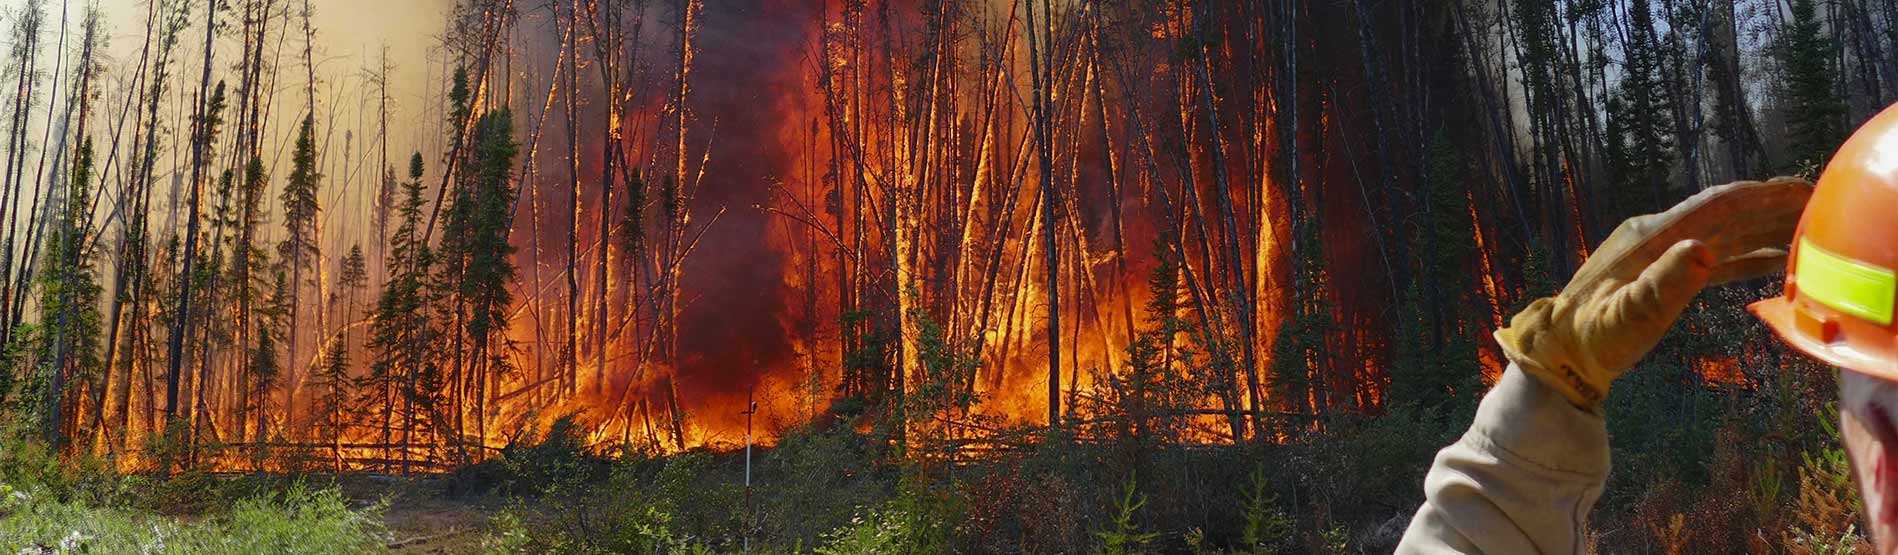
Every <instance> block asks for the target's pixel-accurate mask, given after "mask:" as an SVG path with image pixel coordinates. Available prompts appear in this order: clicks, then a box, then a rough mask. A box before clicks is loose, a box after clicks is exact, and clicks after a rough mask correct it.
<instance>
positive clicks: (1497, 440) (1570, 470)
mask: <svg viewBox="0 0 1898 555" xmlns="http://www.w3.org/2000/svg"><path fill="white" fill-rule="evenodd" d="M1607 479H1608V428H1607V424H1606V422H1605V421H1604V420H1603V419H1602V416H1601V415H1600V414H1598V413H1595V412H1590V411H1585V410H1582V409H1578V408H1575V406H1574V405H1572V404H1569V402H1568V401H1567V400H1566V399H1563V398H1562V396H1561V394H1559V393H1556V392H1555V390H1553V389H1550V388H1549V387H1547V386H1544V385H1543V384H1542V382H1541V381H1540V380H1539V379H1537V378H1535V377H1533V376H1531V375H1529V374H1527V373H1524V372H1523V371H1522V370H1520V369H1518V368H1516V366H1515V365H1514V364H1511V365H1510V366H1509V368H1508V369H1507V370H1505V371H1504V372H1503V376H1502V379H1500V380H1498V381H1497V382H1496V386H1495V387H1494V388H1491V389H1490V391H1489V393H1488V394H1487V395H1485V396H1484V397H1483V402H1482V404H1481V405H1479V406H1478V408H1477V409H1476V420H1475V422H1473V423H1471V424H1470V429H1469V431H1468V432H1464V434H1463V437H1462V439H1459V440H1457V442H1456V443H1453V444H1451V445H1450V446H1449V447H1445V448H1443V450H1442V451H1439V452H1437V459H1436V462H1435V463H1433V464H1432V465H1431V467H1430V474H1429V475H1427V476H1425V477H1424V496H1425V501H1424V504H1423V506H1422V507H1419V508H1418V509H1417V515H1416V516H1414V517H1412V518H1411V520H1410V528H1409V529H1407V530H1405V531H1404V539H1403V541H1402V542H1401V543H1399V544H1398V546H1397V553H1398V554H1399V555H1412V554H1416V555H1436V554H1443V553H1490V554H1514V553H1550V554H1571V553H1582V552H1583V550H1584V548H1585V546H1584V544H1585V542H1586V539H1587V535H1586V532H1585V531H1586V529H1587V518H1588V511H1589V509H1590V508H1592V507H1594V505H1595V500H1596V499H1598V498H1600V497H1601V490H1602V484H1603V483H1604V482H1606V481H1607Z"/></svg>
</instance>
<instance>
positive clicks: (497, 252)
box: [441, 109, 518, 437]
mask: <svg viewBox="0 0 1898 555" xmlns="http://www.w3.org/2000/svg"><path fill="white" fill-rule="evenodd" d="M472 139H473V140H472V141H471V143H470V149H469V155H468V158H467V160H466V161H465V162H464V166H463V167H462V169H461V171H462V176H463V178H462V179H461V180H460V184H459V186H458V187H457V189H456V191H455V198H454V204H453V205H452V206H451V207H450V208H449V211H448V217H447V220H446V223H445V224H444V225H443V227H442V243H441V244H442V247H441V250H442V265H443V268H442V280H443V285H444V286H446V287H448V288H449V289H448V290H449V291H450V292H452V294H453V295H454V296H455V302H454V303H453V304H454V305H455V318H456V321H459V322H461V324H460V328H461V329H459V330H457V331H458V332H459V335H460V337H462V338H464V340H466V341H467V342H468V343H467V346H466V348H465V352H466V353H467V356H466V357H464V359H463V361H462V365H461V367H460V368H459V369H458V370H459V371H460V375H459V376H458V378H459V380H458V382H457V383H453V384H451V387H452V388H454V390H456V391H457V393H456V394H455V395H456V396H457V397H459V398H460V399H461V401H462V406H461V407H459V409H458V410H459V411H460V412H461V413H466V412H468V411H469V410H470V409H472V412H473V414H474V416H475V425H476V426H477V427H478V430H477V435H483V432H484V431H485V425H486V420H487V414H486V400H487V395H488V386H489V384H490V383H494V382H493V381H492V378H494V377H497V376H499V375H503V374H506V373H507V372H508V371H509V369H510V365H509V363H508V360H507V358H506V356H505V355H506V347H507V345H506V342H507V324H508V322H507V310H508V308H509V306H510V305H512V304H513V302H514V297H513V292H512V291H509V289H508V286H509V284H511V283H512V282H513V281H514V275H515V269H514V264H513V261H512V255H513V254H514V246H513V245H512V244H510V243H509V241H508V234H509V232H510V230H511V229H512V228H513V221H512V220H513V210H512V208H513V204H514V195H515V191H514V186H513V181H512V176H513V171H512V168H513V165H514V155H515V153H516V150H517V148H518V147H517V146H516V145H515V143H514V131H513V120H512V118H511V116H510V115H509V113H508V111H507V110H506V109H502V110H496V111H492V112H488V113H487V114H485V115H483V116H482V117H481V120H480V122H479V123H477V124H476V126H475V132H474V134H473V137H472ZM469 397H472V399H469ZM469 403H472V404H473V405H474V406H473V407H469V406H468V404H469ZM457 432H458V433H461V434H462V435H464V436H465V430H458V431H457ZM484 437H485V436H484Z"/></svg>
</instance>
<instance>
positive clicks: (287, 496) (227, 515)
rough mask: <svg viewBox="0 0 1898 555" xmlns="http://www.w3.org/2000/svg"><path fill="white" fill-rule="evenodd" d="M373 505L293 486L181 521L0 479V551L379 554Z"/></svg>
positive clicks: (379, 529) (380, 537) (382, 533)
mask: <svg viewBox="0 0 1898 555" xmlns="http://www.w3.org/2000/svg"><path fill="white" fill-rule="evenodd" d="M379 510H380V507H377V506H372V507H369V508H366V509H360V510H354V509H350V508H349V507H348V503H347V501H346V500H345V499H344V498H343V496H342V494H341V493H340V492H338V491H337V490H335V489H315V490H312V489H308V488H305V487H303V486H301V485H297V486H293V487H291V488H290V489H289V490H287V491H285V492H283V493H281V494H264V495H260V496H256V497H250V498H246V499H243V500H241V501H238V502H237V503H236V504H235V505H233V506H232V507H231V508H230V510H229V511H228V512H223V513H220V514H217V515H215V516H210V517H206V518H202V519H199V520H184V519H179V518H175V517H166V516H159V515H155V514H152V513H148V512H143V511H138V510H134V509H125V508H117V507H100V506H93V505H89V504H87V503H84V502H77V501H66V500H60V499H57V498H56V496H54V495H52V494H50V493H47V492H46V491H44V490H34V491H25V490H19V489H14V488H13V487H11V486H7V485H0V553H62V554H63V553H106V554H117V553H140V554H171V553H176V554H205V555H223V554H231V555H238V554H251V553H284V554H300V555H303V554H307V555H332V554H334V555H345V554H358V553H377V552H381V551H382V550H383V546H384V545H386V544H387V541H388V532H387V531H386V530H385V529H384V528H383V526H382V524H381V520H380V518H379V514H378V511H379Z"/></svg>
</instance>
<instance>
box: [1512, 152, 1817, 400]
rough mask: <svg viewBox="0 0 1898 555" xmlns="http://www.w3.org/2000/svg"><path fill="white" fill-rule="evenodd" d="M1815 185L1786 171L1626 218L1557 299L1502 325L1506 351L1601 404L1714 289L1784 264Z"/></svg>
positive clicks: (1547, 379) (1558, 385)
mask: <svg viewBox="0 0 1898 555" xmlns="http://www.w3.org/2000/svg"><path fill="white" fill-rule="evenodd" d="M1811 195H1812V184H1811V183H1810V182H1808V181H1806V180H1803V179H1797V178H1790V177H1780V178H1774V179H1772V180H1770V181H1766V182H1763V183H1762V182H1758V181H1741V182H1735V183H1729V184H1726V185H1721V186H1719V187H1714V188H1711V189H1707V190H1704V191H1701V192H1700V193H1699V194H1696V195H1694V196H1692V197H1688V198H1687V200H1683V201H1681V203H1680V204H1676V205H1674V207H1673V208H1670V209H1668V210H1667V211H1666V212H1661V213H1659V214H1649V215H1646V216H1638V217H1634V218H1629V219H1628V220H1627V221H1625V222H1622V223H1621V226H1620V227H1617V228H1615V232H1614V233H1612V234H1610V235H1609V236H1608V240H1606V241H1603V242H1602V244H1601V246H1600V247H1598V248H1596V250H1595V253H1594V255H1592V256H1590V257H1588V261H1587V262H1585V263H1583V264H1582V267H1581V269H1579V270H1576V272H1575V277H1574V278H1573V279H1570V280H1569V283H1568V286H1567V287H1564V288H1562V292H1561V293H1558V294H1556V295H1555V296H1553V297H1546V298H1542V299H1538V300H1536V301H1535V302H1534V303H1531V304H1530V305H1529V306H1528V308H1525V309H1523V310H1522V312H1521V313H1518V314H1516V316H1515V317H1514V318H1512V319H1510V321H1509V326H1508V327H1505V328H1502V329H1499V330H1496V341H1497V342H1498V343H1500V344H1501V346H1502V351H1503V356H1505V357H1507V358H1508V359H1509V360H1510V361H1511V362H1514V363H1516V365H1517V366H1518V367H1520V368H1522V370H1523V371H1526V372H1529V373H1530V374H1533V375H1535V376H1537V377H1539V378H1541V380H1542V382H1543V383H1545V384H1548V385H1549V386H1550V387H1552V388H1554V389H1556V390H1557V391H1560V392H1561V393H1562V394H1563V395H1564V396H1566V397H1568V399H1569V401H1570V402H1572V403H1574V404H1575V406H1577V407H1580V408H1582V409H1584V410H1595V409H1597V408H1598V407H1600V406H1601V401H1602V399H1603V398H1604V397H1605V396H1607V394H1608V386H1609V383H1610V382H1612V381H1614V379H1615V378H1616V377H1618V376H1620V375H1621V373H1622V372H1625V371H1627V369H1628V368H1631V367H1633V366H1634V364H1635V363H1636V362H1639V361H1640V360H1641V357H1643V356H1646V355H1647V353H1648V351H1649V350H1651V349H1653V348H1654V344H1655V343H1657V342H1659V341H1660V340H1661V336H1662V335H1663V334H1665V333H1667V329H1668V328H1669V327H1671V326H1673V325H1674V319H1675V318H1677V317H1679V316H1680V313H1681V310H1683V309H1685V308H1687V303H1688V302H1689V301H1692V300H1693V298H1694V295H1696V294H1698V293H1699V292H1700V290H1701V289H1702V288H1704V287H1706V286H1708V285H1718V284H1721V283H1725V282H1729V281H1735V280H1740V279H1747V278H1752V277H1758V276H1762V275H1766V274H1769V273H1772V272H1776V271H1782V270H1784V269H1785V268H1786V250H1785V248H1786V246H1787V245H1788V244H1789V243H1790V242H1791V241H1792V236H1793V231H1794V228H1796V227H1798V225H1799V215H1800V213H1801V212H1802V211H1803V210H1804V209H1805V205H1806V199H1807V197H1809V196H1811Z"/></svg>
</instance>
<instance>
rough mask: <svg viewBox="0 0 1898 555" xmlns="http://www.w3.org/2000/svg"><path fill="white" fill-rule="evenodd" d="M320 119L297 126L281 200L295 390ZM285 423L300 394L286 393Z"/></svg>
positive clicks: (312, 246) (281, 258) (312, 253)
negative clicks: (288, 173)
mask: <svg viewBox="0 0 1898 555" xmlns="http://www.w3.org/2000/svg"><path fill="white" fill-rule="evenodd" d="M315 125H316V119H315V117H314V115H312V114H305V115H304V116H303V125H302V126H301V127H299V128H298V129H297V140H296V146H295V147H294V150H293V151H292V153H291V155H290V177H289V179H288V180H286V181H285V182H284V185H283V192H282V193H281V197H280V198H281V200H282V202H283V226H284V238H283V242H281V243H279V244H278V245H277V259H278V262H279V264H281V265H282V266H283V273H284V274H285V275H286V277H288V278H289V279H290V281H289V282H287V286H288V287H287V288H286V289H287V291H285V295H286V301H287V302H288V307H287V309H286V310H287V316H288V317H289V324H290V327H288V328H286V329H284V330H283V333H284V335H285V337H286V338H287V341H286V342H285V343H286V347H287V348H286V349H285V350H284V356H285V357H286V359H287V360H288V363H287V364H286V365H285V367H286V368H288V369H289V374H288V376H287V378H288V383H286V384H285V385H286V386H288V387H289V388H290V389H291V390H293V391H294V389H295V388H296V382H297V376H296V374H297V360H298V359H297V337H298V334H297V324H298V323H300V322H302V314H300V312H301V310H302V304H301V302H300V301H301V297H302V295H301V294H300V293H301V291H302V289H303V281H304V280H303V269H304V268H305V267H306V266H308V265H309V264H310V263H311V262H312V261H314V260H315V258H316V256H317V237H316V214H317V210H318V207H317V201H316V189H317V182H318V180H320V179H322V174H319V173H317V169H316V139H315V137H313V135H314V127H315ZM284 414H285V422H284V424H285V426H291V425H294V424H295V422H294V419H295V417H296V396H295V394H293V393H286V394H285V397H284Z"/></svg>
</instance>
